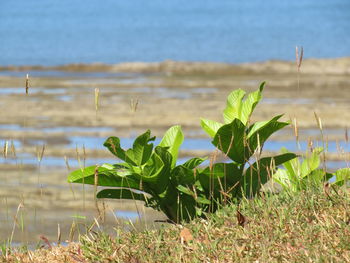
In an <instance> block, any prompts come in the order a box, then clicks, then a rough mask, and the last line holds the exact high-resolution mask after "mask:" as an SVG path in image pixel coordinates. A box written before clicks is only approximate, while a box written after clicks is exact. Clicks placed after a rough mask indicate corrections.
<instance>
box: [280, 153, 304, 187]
mask: <svg viewBox="0 0 350 263" xmlns="http://www.w3.org/2000/svg"><path fill="white" fill-rule="evenodd" d="M281 152H282V153H289V151H288V150H287V149H286V148H284V147H283V148H282V149H281ZM283 166H284V168H286V170H287V174H288V177H289V181H291V182H297V181H298V180H299V178H300V176H299V174H300V163H299V159H298V158H294V159H292V160H289V161H287V162H285V163H283Z"/></svg>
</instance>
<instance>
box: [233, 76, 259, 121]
mask: <svg viewBox="0 0 350 263" xmlns="http://www.w3.org/2000/svg"><path fill="white" fill-rule="evenodd" d="M264 86H265V82H263V83H261V85H260V87H259V89H258V90H256V91H254V92H252V93H250V94H249V95H248V96H247V98H246V99H245V101H244V102H243V106H242V111H241V113H240V117H239V119H240V120H241V122H242V123H243V124H245V125H246V124H247V122H248V120H249V118H250V116H251V115H252V113H253V111H254V109H255V107H256V105H257V104H258V102H259V101H260V100H261V98H262V96H261V93H262V91H263V89H264Z"/></svg>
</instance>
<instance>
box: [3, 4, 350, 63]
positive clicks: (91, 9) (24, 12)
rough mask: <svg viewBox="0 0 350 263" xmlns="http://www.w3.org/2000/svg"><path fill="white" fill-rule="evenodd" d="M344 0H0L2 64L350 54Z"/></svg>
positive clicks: (349, 12) (349, 8) (349, 15)
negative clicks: (300, 52) (299, 50)
mask: <svg viewBox="0 0 350 263" xmlns="http://www.w3.org/2000/svg"><path fill="white" fill-rule="evenodd" d="M349 32H350V1H349V0H322V1H319V0H299V1H287V0H270V1H262V0H250V1H233V0H220V1H212V0H191V1H185V0H172V1H163V0H151V1H145V0H129V1H125V0H104V1H92V0H84V1H82V0H75V1H72V0H60V1H47V0H36V1H28V0H17V1H0V54H1V56H0V65H24V64H25V65H29V64H30V65H32V64H40V65H57V64H66V63H91V62H103V63H117V62H125V61H145V62H149V61H162V60H165V59H173V60H186V61H219V62H249V61H263V60H268V59H284V60H294V49H295V45H302V46H304V49H305V57H340V56H349V55H350V34H349Z"/></svg>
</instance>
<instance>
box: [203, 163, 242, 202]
mask: <svg viewBox="0 0 350 263" xmlns="http://www.w3.org/2000/svg"><path fill="white" fill-rule="evenodd" d="M241 179H242V173H241V171H240V169H239V168H238V167H237V165H236V164H234V163H216V164H214V165H213V166H212V167H206V168H205V169H203V170H202V171H200V173H199V181H200V183H201V186H202V187H203V188H204V189H205V190H206V192H207V193H210V192H212V193H213V196H219V195H220V191H224V192H227V191H232V190H234V188H236V187H238V182H239V181H240V180H241Z"/></svg>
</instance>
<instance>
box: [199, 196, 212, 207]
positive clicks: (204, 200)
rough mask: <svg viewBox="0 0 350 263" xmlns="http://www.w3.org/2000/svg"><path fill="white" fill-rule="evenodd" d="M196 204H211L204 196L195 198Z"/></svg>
mask: <svg viewBox="0 0 350 263" xmlns="http://www.w3.org/2000/svg"><path fill="white" fill-rule="evenodd" d="M196 202H197V203H200V204H204V205H210V204H211V202H210V201H209V200H208V199H207V198H206V197H205V196H204V195H202V196H198V197H197V198H196Z"/></svg>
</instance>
